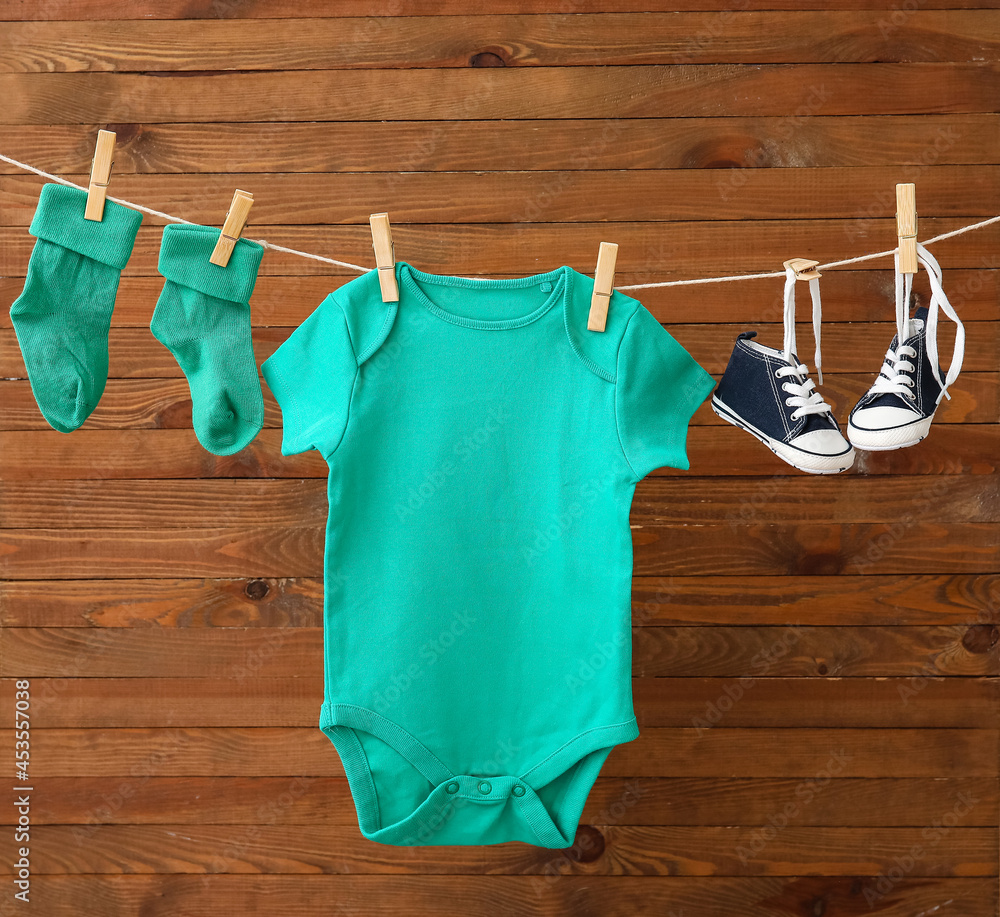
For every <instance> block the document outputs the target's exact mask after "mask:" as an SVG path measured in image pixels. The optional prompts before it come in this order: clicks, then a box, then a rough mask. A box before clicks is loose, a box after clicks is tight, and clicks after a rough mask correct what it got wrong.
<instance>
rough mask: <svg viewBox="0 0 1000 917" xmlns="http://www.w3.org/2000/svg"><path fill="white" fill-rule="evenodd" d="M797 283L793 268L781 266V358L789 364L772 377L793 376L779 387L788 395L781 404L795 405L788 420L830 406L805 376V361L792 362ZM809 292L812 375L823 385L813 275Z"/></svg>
mask: <svg viewBox="0 0 1000 917" xmlns="http://www.w3.org/2000/svg"><path fill="white" fill-rule="evenodd" d="M796 283H798V280H797V278H796V277H795V271H793V270H792V269H791V268H785V349H784V354H783V355H784V358H785V360H787V361H788V362H789V363H790V364H791V365H790V366H782V367H781V369H779V370H776V371H775V373H774V374H775V376H777V377H778V378H779V379H783V378H785V377H786V376H795V377H796V381H794V382H792V381H788V382H783V383H782V385H781V388H782V389H783V390H784V391H786V392H788V393H789V395H791V397H790V398H786V399H785V404H786V405H788V406H789V407H793V408H795V410H794V411H792V414H791V419H792V420H798V419H799V418H800V417H802V416H804V415H806V414H829V413H830V412H831V411H832V410H833V409H832V408H831V407H830V405H829V404H827V403H826V401H824V400H823V396H822V395H821V394H820V393H819V392H818V391H817V390H816V386H815V385H814V384H813V381H812V379H810V378H809V369H808V367H807V366H806V364H805V363H798V364H797V365H796V363H797V361H798V357H796V358H795V361H796V362H793V361H792V356H793V354H794V353H795V284H796ZM809 295H810V296H811V297H812V307H813V311H812V316H813V337H815V339H816V353H815V357H814V359H815V362H816V374H817V375H818V376H819V384H820V385H822V384H823V358H822V355H821V352H820V326H821V324H822V321H823V307H822V304H821V303H820V298H819V278H818V277H814V278H813V279H812V280H810V281H809Z"/></svg>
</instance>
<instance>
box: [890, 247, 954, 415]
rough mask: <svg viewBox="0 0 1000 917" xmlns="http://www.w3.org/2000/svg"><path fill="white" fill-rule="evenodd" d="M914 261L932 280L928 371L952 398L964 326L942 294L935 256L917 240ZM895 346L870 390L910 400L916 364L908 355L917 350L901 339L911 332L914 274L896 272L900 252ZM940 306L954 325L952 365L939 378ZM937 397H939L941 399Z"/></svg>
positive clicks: (927, 345)
mask: <svg viewBox="0 0 1000 917" xmlns="http://www.w3.org/2000/svg"><path fill="white" fill-rule="evenodd" d="M917 261H918V262H919V263H920V264H922V265H923V266H924V267H925V268H926V270H927V276H928V278H929V279H930V282H931V303H930V306H929V307H928V309H927V321H926V324H925V341H926V347H927V358H928V360H929V362H930V364H931V372H932V373H933V374H934V379H935V381H936V382H937V383H938V385H940V386H941V395H942V396H944V397H945V398H951V394H950V393H949V391H948V388H949V387H950V386H951V385H952V383H954V381H955V380H956V379H957V378H958V374H959V373H960V372H961V371H962V361H963V360H964V359H965V326H964V325H963V324H962V320H961V319H960V318H959V317H958V313H957V312H956V311H955V309H954V307H953V306H952V304H951V303H950V302H949V300H948V297H947V296H946V295H945V292H944V288H943V286H942V284H941V279H942V274H941V265H940V264H938V262H937V259H936V258H935V257H934V256H933V255H932V254H931V253H930V252H929V251H928V250H927V249H926V248H925V247H924V246H923V245H921V244H920V243H919V242H918V243H917ZM895 262H896V349H895V350H893V349H892V348H891V347H890V348H889V349H888V350H887V351H886V352H885V362H884V363H883V364H882V369H881V370H880V371H879V376H878V378H877V379H876V380H875V384H874V385H873V386H872V387H871V389H870V391H872V392H877V393H879V394H883V393H893V394H902V395H905V396H906V397H907V398H909V399H910V401H913V400H915V399H916V395H915V394H914V392H913V391H912V389H913V386H914V384H915V383H914V380H913V377H912V376H911V375H910V373H912V372H914V371H915V370H916V366H915V365H914V364H913V363H911V362H910V360H909V359H907V358H908V357H916V355H917V351H916V350H915V349H914V348H912V347H910V346H909V345H907V344H904V343H903V342H904V341H906V340H907V339H908V338H909V337H910V335H911V333H912V327H911V324H910V322H911V319H910V317H909V315H910V293H911V291H912V288H913V275H912V274H901V273H900V272H899V252H898V251H897V252H896V256H895ZM939 308H940V309H941V310H942V311H943V312H944V314H945V315H947V316H948V318H950V319H951V320H952V321H953V322H954V323H955V325H956V329H955V348H954V350H953V352H952V357H951V364H950V365H949V366H948V372H947V373H946V375H945V378H944V379H943V380H942V379H941V370H940V366H939V356H938V347H937V326H938V309H939ZM940 397H941V396H939V399H938V400H940Z"/></svg>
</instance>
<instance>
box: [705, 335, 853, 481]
mask: <svg viewBox="0 0 1000 917" xmlns="http://www.w3.org/2000/svg"><path fill="white" fill-rule="evenodd" d="M793 320H794V319H793ZM756 336H757V332H755V331H745V332H744V333H743V334H741V335H740V336H739V337H738V338H737V339H736V346H735V347H734V348H733V355H732V357H730V359H729V365H728V366H727V367H726V372H725V373H724V375H723V376H722V381H721V382H720V383H719V387H718V388H717V389H716V390H715V394H714V395H713V396H712V410H713V411H715V413H716V414H718V415H719V416H720V417H721V418H722V419H723V420H727V421H729V423H731V424H733V425H734V426H737V427H739V428H740V429H742V430H746V431H747V433H749V434H750V435H751V436H755V437H757V439H759V440H760V441H761V442H762V443H764V445H765V446H767V447H768V448H769V449H771V451H772V452H774V454H775V455H777V456H778V458H780V459H782V460H784V461H785V462H787V463H788V464H789V465H791V466H792V467H793V468H798V469H799V471H808V472H810V473H811V474H836V473H837V472H840V471H846V470H847V469H848V468H850V467H851V465H853V464H854V450H853V449H852V448H851V444H850V443H849V442H847V440H846V439H844V437H843V434H841V432H840V427H839V426H838V425H837V421H836V420H834V418H833V413H832V410H831V408H830V405H829V404H827V402H826V401H824V400H823V396H822V395H821V394H820V393H819V392H818V391H817V390H816V387H815V386H814V385H813V381H812V379H810V378H809V371H808V369H807V368H806V366H805V364H803V363H800V362H799V358H798V357H797V356H796V355H795V354H794V353H791V354H789V358H786V356H785V354H784V352H783V351H780V350H775V349H774V348H772V347H765V346H764V345H763V344H758V343H757V342H756V341H754V340H751V339H752V338H754V337H756Z"/></svg>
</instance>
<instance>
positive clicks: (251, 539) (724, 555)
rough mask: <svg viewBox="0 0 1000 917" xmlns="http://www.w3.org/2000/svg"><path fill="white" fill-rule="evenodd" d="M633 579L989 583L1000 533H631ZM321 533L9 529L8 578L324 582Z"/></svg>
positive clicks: (884, 529)
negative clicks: (854, 576) (916, 578)
mask: <svg viewBox="0 0 1000 917" xmlns="http://www.w3.org/2000/svg"><path fill="white" fill-rule="evenodd" d="M632 540H633V546H634V564H633V566H634V572H635V573H636V574H638V575H659V576H668V575H669V576H707V575H716V576H745V575H748V576H759V575H788V576H793V575H798V574H820V575H823V574H827V575H831V576H832V575H835V574H839V573H924V572H927V573H990V572H993V571H995V569H996V561H997V552H998V550H1000V527H997V526H995V525H993V524H991V523H983V522H960V523H939V522H937V521H935V520H933V519H927V518H926V517H922V516H920V515H919V514H918V513H913V514H907V515H906V516H902V517H900V518H899V519H897V520H895V521H893V522H877V523H850V524H840V523H829V522H823V523H765V522H754V523H750V524H747V525H744V526H738V527H737V526H733V525H726V524H720V523H715V524H704V525H702V524H699V525H687V524H684V523H677V524H671V523H666V524H657V525H645V526H635V527H633V529H632ZM323 547H324V527H323V526H321V525H316V524H314V525H305V524H301V523H299V524H296V525H284V526H268V525H258V526H252V527H251V526H241V527H232V528H223V527H215V528H198V529H191V530H177V529H158V528H157V529H149V528H139V529H131V528H130V529H92V528H86V529H3V530H0V577H4V578H9V579H36V578H38V577H40V576H48V577H51V578H52V579H78V578H81V577H86V576H99V577H105V578H115V577H144V576H151V577H156V576H176V575H178V573H181V572H183V573H184V574H185V575H188V576H320V575H322V572H323Z"/></svg>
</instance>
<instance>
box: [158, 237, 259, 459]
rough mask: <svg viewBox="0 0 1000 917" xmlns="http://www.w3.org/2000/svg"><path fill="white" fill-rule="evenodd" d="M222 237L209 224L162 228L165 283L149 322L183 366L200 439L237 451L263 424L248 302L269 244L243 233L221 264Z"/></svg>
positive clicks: (218, 449)
mask: <svg viewBox="0 0 1000 917" xmlns="http://www.w3.org/2000/svg"><path fill="white" fill-rule="evenodd" d="M218 240H219V230H218V229H213V228H212V227H210V226H193V225H189V224H177V223H171V224H168V225H167V226H166V227H165V228H164V230H163V242H162V244H161V245H160V264H159V270H160V273H161V274H162V275H163V276H164V277H165V278H166V283H165V284H164V285H163V291H162V292H161V293H160V298H159V300H158V301H157V303H156V309H155V310H154V312H153V319H152V321H151V322H150V325H149V327H150V330H151V331H152V332H153V335H154V336H155V337H156V339H157V340H158V341H159V342H160V343H161V344H163V345H164V346H165V347H167V348H168V349H169V350H170V352H171V353H172V354H173V355H174V359H176V360H177V363H178V364H179V365H180V368H181V369H182V370H184V375H185V377H186V378H187V382H188V388H189V389H190V391H191V408H192V416H193V419H194V432H195V434H196V435H197V437H198V442H200V443H201V444H202V445H203V446H204V447H205V448H206V449H207V450H208V451H209V452H213V453H215V455H232V454H233V453H234V452H239V451H240V449H242V448H243V447H244V446H246V445H247V444H248V443H249V442H250V441H251V440H252V439H253V438H254V437H255V436H256V435H257V433H258V432H259V431H260V428H261V427H262V426H263V425H264V397H263V395H262V394H261V390H260V378H259V377H258V375H257V363H256V361H255V360H254V355H253V341H252V339H251V332H250V305H249V300H250V294H251V293H253V288H254V284H255V283H256V282H257V268H258V267H259V266H260V259H261V255H263V254H264V248H263V246H261V245H258V244H257V243H256V242H251V241H250V240H249V239H240V240H238V241H237V243H236V246H235V247H234V248H233V253H232V255H231V256H230V258H229V264H227V265H226V266H225V267H221V266H220V265H218V264H212V262H211V261H210V260H209V259H210V258H211V256H212V250H213V249H214V248H215V243H216V242H218Z"/></svg>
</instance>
